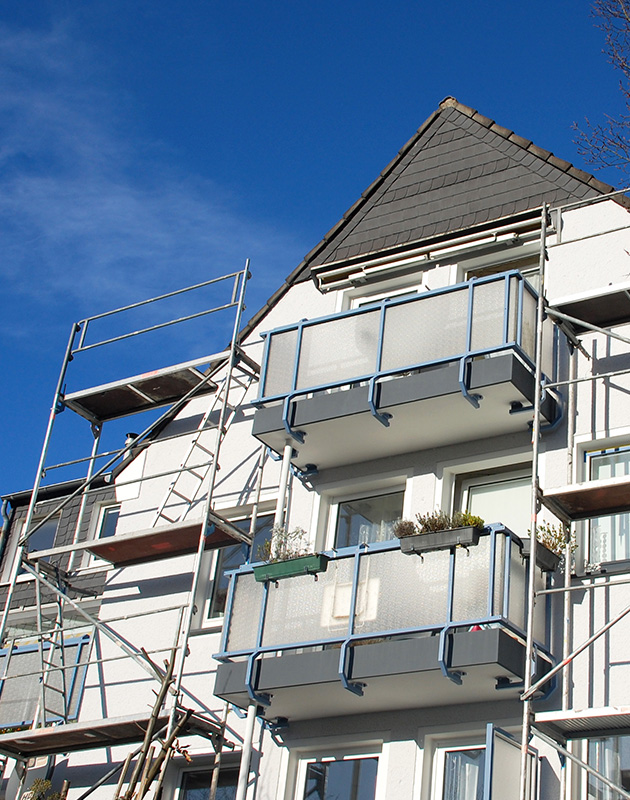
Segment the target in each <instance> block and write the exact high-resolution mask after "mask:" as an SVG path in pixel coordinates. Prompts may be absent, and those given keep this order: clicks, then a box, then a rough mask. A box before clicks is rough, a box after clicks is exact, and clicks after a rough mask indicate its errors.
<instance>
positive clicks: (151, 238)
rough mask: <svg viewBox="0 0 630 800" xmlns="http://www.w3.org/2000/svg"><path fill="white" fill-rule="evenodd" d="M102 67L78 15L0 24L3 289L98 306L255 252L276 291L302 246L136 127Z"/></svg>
mask: <svg viewBox="0 0 630 800" xmlns="http://www.w3.org/2000/svg"><path fill="white" fill-rule="evenodd" d="M101 69H102V68H101V67H100V66H99V64H98V59H97V57H96V55H95V54H94V53H91V52H90V51H89V49H88V48H87V47H86V46H83V45H81V43H80V42H79V41H77V38H76V37H75V36H74V35H73V32H72V26H71V25H59V26H58V27H56V28H55V29H53V30H51V31H47V32H42V31H39V32H36V31H32V30H31V31H24V30H22V31H15V30H9V29H7V28H3V27H0V83H1V84H2V86H3V92H2V95H1V96H0V236H1V237H2V242H3V246H2V251H3V255H2V257H1V259H0V279H1V280H2V284H3V293H4V294H5V296H11V297H14V298H18V297H19V298H20V300H19V302H21V303H24V302H29V301H30V302H32V303H33V304H34V305H35V306H40V307H50V305H51V304H55V303H60V304H62V305H67V306H72V307H73V308H76V309H77V310H78V311H79V313H80V314H84V313H91V312H92V311H94V310H102V309H104V308H107V307H110V306H112V305H118V304H120V302H121V300H122V299H126V298H131V299H139V298H140V297H142V296H147V295H150V294H153V293H159V292H162V291H167V290H169V289H172V288H174V287H176V286H181V285H184V284H186V283H194V282H196V281H199V280H203V279H205V278H207V277H209V276H210V275H212V274H213V273H215V274H216V273H220V272H222V271H231V270H232V269H235V268H239V267H240V266H241V265H242V263H243V260H244V258H245V257H246V256H250V257H251V258H252V259H253V262H254V263H255V264H258V265H260V266H262V268H263V269H264V271H265V280H264V281H260V282H259V283H261V284H266V286H265V291H266V290H267V289H269V290H270V291H271V290H272V289H273V287H274V285H275V284H277V283H278V281H279V280H280V279H281V278H282V277H284V275H283V273H284V272H285V271H286V265H287V264H288V266H289V268H290V267H291V261H293V263H295V260H297V258H298V257H299V255H300V254H301V249H302V248H301V246H300V245H299V244H298V243H297V242H296V241H295V240H293V239H292V238H291V236H290V235H287V234H285V233H283V232H281V231H278V230H273V229H270V227H268V226H266V225H264V224H262V223H260V222H256V221H253V220H251V219H245V218H243V216H241V215H240V214H239V213H238V210H237V208H236V206H237V203H236V199H235V198H231V197H230V196H229V194H228V193H227V192H224V191H222V190H221V188H220V187H218V186H217V185H215V184H213V183H212V182H211V181H209V180H207V179H200V178H197V177H195V176H194V175H190V174H186V173H185V172H183V171H182V170H180V169H178V167H177V166H176V162H177V158H176V154H175V157H174V158H169V154H168V153H166V152H165V148H163V147H162V146H161V144H160V143H159V142H154V141H146V140H139V139H138V138H137V137H136V136H135V135H134V134H132V133H131V130H132V129H134V130H135V128H136V127H137V126H135V125H134V124H133V119H131V120H130V119H128V118H126V114H129V113H131V112H129V111H128V109H130V108H131V106H132V103H131V102H130V98H128V97H122V98H118V97H115V96H113V94H112V92H111V91H110V90H108V89H107V88H106V87H107V82H106V80H104V76H103V74H102V73H101ZM120 100H122V102H120ZM121 107H122V108H123V111H121V110H120V108H121ZM125 109H126V110H125ZM171 155H173V154H171ZM277 264H281V265H282V266H281V267H280V271H279V274H278V272H274V271H273V268H272V267H273V265H277ZM121 287H122V288H124V298H121ZM5 321H6V318H5Z"/></svg>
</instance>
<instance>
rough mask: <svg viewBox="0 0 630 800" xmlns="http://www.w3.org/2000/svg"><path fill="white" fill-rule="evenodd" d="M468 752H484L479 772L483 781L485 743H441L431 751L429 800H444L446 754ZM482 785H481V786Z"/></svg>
mask: <svg viewBox="0 0 630 800" xmlns="http://www.w3.org/2000/svg"><path fill="white" fill-rule="evenodd" d="M469 750H483V751H484V765H483V769H482V771H481V776H482V781H485V758H486V756H487V752H486V751H487V748H486V742H485V741H480V742H479V741H478V742H477V743H470V744H462V743H461V741H454V742H451V743H449V744H446V743H441V744H438V745H436V746H435V748H434V750H433V761H432V773H431V800H443V798H444V783H445V781H444V777H445V768H446V756H447V754H448V753H461V752H465V751H469ZM482 785H483V784H482Z"/></svg>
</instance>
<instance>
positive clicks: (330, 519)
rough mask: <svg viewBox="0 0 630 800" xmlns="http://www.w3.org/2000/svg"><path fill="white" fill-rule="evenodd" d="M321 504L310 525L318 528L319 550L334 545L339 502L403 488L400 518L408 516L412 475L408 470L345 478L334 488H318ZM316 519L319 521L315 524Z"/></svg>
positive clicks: (390, 492)
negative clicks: (354, 478) (373, 476)
mask: <svg viewBox="0 0 630 800" xmlns="http://www.w3.org/2000/svg"><path fill="white" fill-rule="evenodd" d="M320 491H321V495H320V504H319V509H318V514H317V517H316V518H315V519H314V520H313V525H312V529H313V530H317V531H318V536H317V540H318V547H319V549H321V550H333V549H334V548H335V534H336V532H337V520H338V516H339V505H340V504H341V503H347V502H349V501H352V500H360V499H361V498H363V497H374V496H377V495H385V494H395V493H396V492H403V508H402V516H403V518H405V517H407V516H409V514H410V510H409V506H410V500H411V477H410V475H409V474H403V475H401V474H400V473H396V474H395V475H392V476H389V477H385V476H381V477H380V478H372V479H369V478H366V479H364V480H360V479H357V480H355V481H353V482H347V481H346V482H344V483H343V484H341V485H337V486H336V487H334V488H332V487H331V488H325V487H321V488H320ZM318 523H319V524H318Z"/></svg>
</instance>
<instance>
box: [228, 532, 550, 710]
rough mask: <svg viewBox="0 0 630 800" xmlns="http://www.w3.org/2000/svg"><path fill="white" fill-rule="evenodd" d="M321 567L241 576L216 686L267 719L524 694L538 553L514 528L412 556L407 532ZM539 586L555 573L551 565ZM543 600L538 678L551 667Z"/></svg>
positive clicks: (234, 582) (236, 579) (234, 587)
mask: <svg viewBox="0 0 630 800" xmlns="http://www.w3.org/2000/svg"><path fill="white" fill-rule="evenodd" d="M327 555H329V556H330V558H329V560H328V563H327V567H326V569H325V570H324V571H322V572H320V573H318V574H316V575H310V574H306V575H298V576H295V577H290V578H282V579H280V580H278V581H276V582H273V581H264V582H258V581H257V580H256V579H255V576H254V572H253V568H252V567H251V566H249V565H247V566H244V567H241V568H240V569H239V570H237V571H235V572H234V573H233V574H232V577H231V585H230V594H229V597H228V606H227V610H226V621H225V626H224V634H223V636H224V638H223V643H222V652H220V653H219V654H218V655H217V656H216V658H218V659H219V660H220V661H222V662H223V663H222V664H220V666H219V669H218V671H217V679H216V684H215V694H217V695H218V696H219V697H221V698H223V699H225V700H228V701H229V702H231V703H233V704H235V705H237V706H240V707H242V708H244V707H246V706H247V705H248V704H249V703H250V702H252V701H253V702H256V703H257V704H259V705H260V706H261V708H262V709H263V710H262V713H263V715H264V716H265V717H266V718H267V719H275V718H287V719H293V720H297V719H310V718H315V717H325V716H338V715H343V714H359V713H367V712H374V711H380V710H385V709H390V710H395V709H407V708H422V707H429V706H441V705H449V704H458V703H459V704H461V703H477V702H488V701H496V700H501V699H515V698H517V697H518V695H519V693H520V691H521V690H522V682H523V677H524V663H525V644H524V642H525V619H526V587H527V573H528V568H529V560H528V558H527V557H526V556H525V555H524V553H523V543H522V542H521V541H520V540H519V539H518V537H516V536H515V535H514V534H513V533H511V531H509V530H507V529H506V528H504V527H503V526H500V525H492V526H489V528H486V530H485V533H484V535H482V536H480V538H479V543H478V544H477V545H474V546H470V547H469V548H463V547H452V548H449V549H445V550H437V551H434V552H427V553H424V554H423V555H417V554H411V555H406V554H403V553H402V552H401V551H400V545H399V542H398V541H389V542H382V543H378V544H371V545H368V546H365V545H364V546H360V547H359V548H346V549H344V550H339V551H337V552H333V553H330V554H327ZM536 580H537V583H538V588H540V589H542V588H543V587H544V585H545V582H546V580H547V579H546V577H545V575H544V573H542V572H541V571H540V570H539V569H537V574H536ZM548 618H549V614H548V608H547V607H546V605H545V603H542V602H541V603H539V604H538V605H537V610H536V617H535V641H536V654H537V675H538V676H539V677H540V676H541V675H543V674H544V673H545V672H546V671H547V670H548V669H549V666H550V664H551V656H550V651H549V641H550V635H549V621H548Z"/></svg>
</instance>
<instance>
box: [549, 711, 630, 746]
mask: <svg viewBox="0 0 630 800" xmlns="http://www.w3.org/2000/svg"><path fill="white" fill-rule="evenodd" d="M535 725H536V727H537V728H540V730H541V731H542V732H543V733H546V734H547V735H548V736H551V737H552V738H553V739H555V740H556V741H566V740H567V739H588V738H591V737H596V736H610V735H614V734H618V733H630V706H614V707H608V708H589V709H585V710H569V711H543V712H538V713H537V714H536V715H535Z"/></svg>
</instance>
